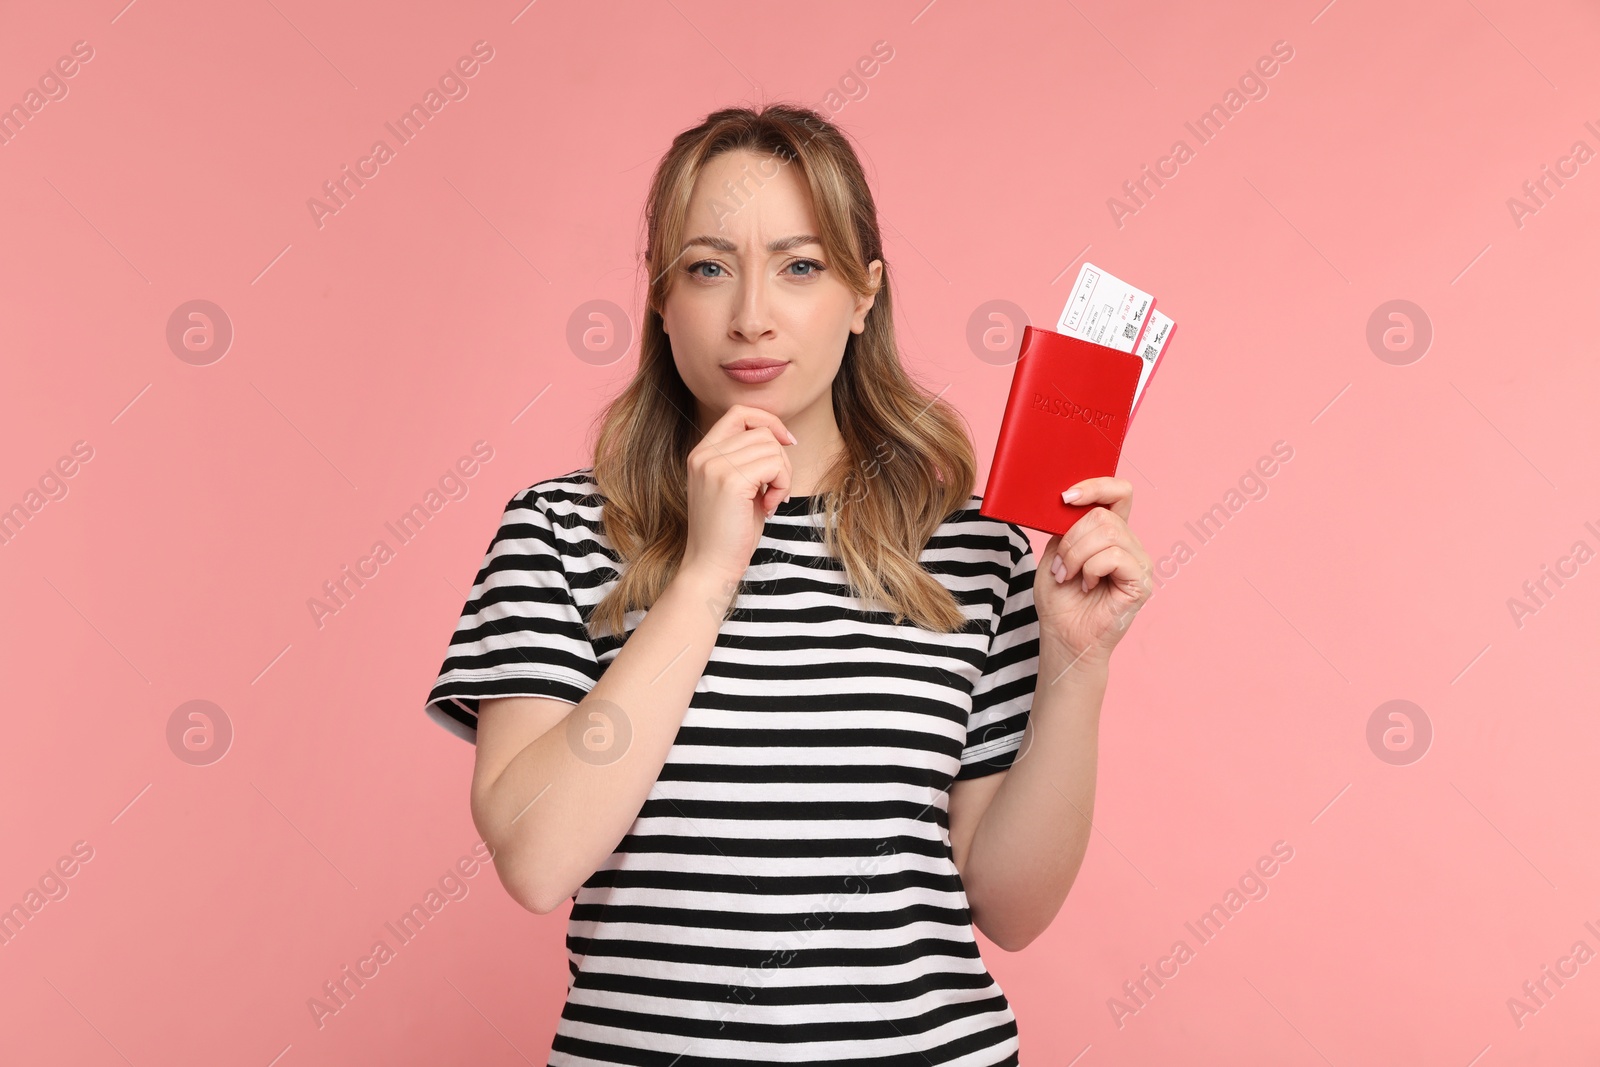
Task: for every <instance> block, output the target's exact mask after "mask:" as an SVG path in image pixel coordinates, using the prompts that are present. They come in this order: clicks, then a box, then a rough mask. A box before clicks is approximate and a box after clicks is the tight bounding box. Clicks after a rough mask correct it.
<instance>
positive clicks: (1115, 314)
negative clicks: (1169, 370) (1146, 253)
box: [1056, 263, 1155, 386]
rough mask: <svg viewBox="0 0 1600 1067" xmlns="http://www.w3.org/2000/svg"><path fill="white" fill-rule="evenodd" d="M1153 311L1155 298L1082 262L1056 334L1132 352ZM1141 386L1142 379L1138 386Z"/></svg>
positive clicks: (1146, 367) (1152, 363)
mask: <svg viewBox="0 0 1600 1067" xmlns="http://www.w3.org/2000/svg"><path fill="white" fill-rule="evenodd" d="M1154 310H1155V298H1154V297H1152V296H1151V295H1150V294H1149V293H1147V292H1144V291H1143V290H1142V289H1135V288H1134V287H1133V286H1131V285H1129V284H1128V283H1127V282H1125V281H1122V280H1121V279H1120V278H1114V277H1112V276H1111V275H1110V274H1107V273H1106V272H1105V271H1103V270H1101V269H1100V268H1099V267H1096V266H1095V265H1094V264H1092V263H1085V264H1084V265H1083V266H1082V267H1081V268H1080V269H1079V271H1078V280H1077V281H1076V282H1074V283H1073V286H1072V294H1071V295H1070V296H1069V297H1068V298H1067V306H1066V307H1065V308H1063V309H1062V311H1061V321H1060V322H1058V323H1057V324H1056V332H1057V333H1064V334H1070V335H1072V336H1075V337H1082V338H1083V339H1084V340H1086V341H1092V342H1094V343H1095V344H1097V345H1105V346H1107V347H1108V348H1115V349H1116V350H1118V351H1119V352H1132V351H1134V345H1135V343H1136V342H1137V341H1138V340H1139V334H1140V333H1141V332H1142V331H1143V330H1144V329H1145V323H1146V322H1147V320H1148V319H1149V317H1150V314H1151V313H1152V312H1153V311H1154ZM1151 366H1154V360H1153V359H1152V360H1151V361H1150V362H1149V363H1147V364H1146V365H1145V373H1146V374H1148V373H1149V369H1150V367H1151ZM1143 384H1144V379H1143V378H1141V379H1140V385H1141V386H1142V385H1143Z"/></svg>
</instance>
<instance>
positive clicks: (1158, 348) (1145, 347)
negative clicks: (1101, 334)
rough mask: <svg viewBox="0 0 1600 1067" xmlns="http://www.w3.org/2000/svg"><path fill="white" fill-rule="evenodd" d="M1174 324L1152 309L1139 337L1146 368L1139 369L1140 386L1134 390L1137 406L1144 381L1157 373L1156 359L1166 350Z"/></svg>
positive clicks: (1141, 355) (1140, 355)
mask: <svg viewBox="0 0 1600 1067" xmlns="http://www.w3.org/2000/svg"><path fill="white" fill-rule="evenodd" d="M1174 325H1175V324H1174V323H1173V321H1172V320H1171V319H1169V318H1167V317H1166V316H1165V315H1163V314H1161V312H1159V311H1156V310H1154V309H1152V310H1151V312H1150V321H1149V322H1148V323H1147V324H1146V325H1145V328H1144V333H1143V335H1142V336H1140V338H1139V358H1140V359H1142V360H1144V368H1143V369H1142V370H1140V371H1139V386H1138V388H1136V389H1135V390H1134V391H1133V403H1134V406H1135V407H1137V406H1138V404H1139V394H1140V393H1142V392H1144V383H1145V382H1147V381H1149V380H1150V375H1152V374H1154V373H1155V369H1156V361H1157V360H1159V359H1160V358H1161V353H1162V352H1164V351H1166V348H1167V338H1169V337H1171V336H1172V328H1173V326H1174Z"/></svg>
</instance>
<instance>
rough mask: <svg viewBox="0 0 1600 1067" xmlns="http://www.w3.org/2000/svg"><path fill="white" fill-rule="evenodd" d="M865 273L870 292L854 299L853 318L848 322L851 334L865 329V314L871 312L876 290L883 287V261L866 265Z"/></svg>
mask: <svg viewBox="0 0 1600 1067" xmlns="http://www.w3.org/2000/svg"><path fill="white" fill-rule="evenodd" d="M867 273H868V277H869V279H870V281H871V283H872V292H870V293H867V294H866V295H865V296H861V297H857V298H856V312H855V317H854V318H853V319H851V320H850V332H851V333H861V332H863V331H864V330H866V328H867V312H868V311H871V310H872V305H873V304H874V303H875V302H876V301H877V299H878V289H879V288H880V287H881V286H882V285H883V260H881V259H875V260H873V261H872V262H871V263H868V264H867Z"/></svg>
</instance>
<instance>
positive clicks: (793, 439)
mask: <svg viewBox="0 0 1600 1067" xmlns="http://www.w3.org/2000/svg"><path fill="white" fill-rule="evenodd" d="M789 443H790V444H791V445H797V444H799V443H800V438H798V437H796V436H795V435H794V434H793V433H790V434H789Z"/></svg>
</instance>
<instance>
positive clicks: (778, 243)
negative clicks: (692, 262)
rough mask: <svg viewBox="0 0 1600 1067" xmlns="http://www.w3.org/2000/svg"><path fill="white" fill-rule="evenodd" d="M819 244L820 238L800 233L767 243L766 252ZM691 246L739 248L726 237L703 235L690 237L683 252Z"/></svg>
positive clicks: (721, 249)
mask: <svg viewBox="0 0 1600 1067" xmlns="http://www.w3.org/2000/svg"><path fill="white" fill-rule="evenodd" d="M821 243H822V238H820V237H817V236H816V235H814V234H809V233H802V234H796V235H795V236H793V237H779V238H778V239H777V240H774V241H768V242H767V251H768V252H788V251H790V250H792V249H795V248H801V247H803V246H805V245H820V244H821ZM691 245H706V246H707V247H709V248H714V249H716V250H717V251H718V252H737V251H738V250H739V246H738V245H736V244H734V243H733V242H732V241H730V240H728V239H727V238H726V237H712V236H709V235H705V234H702V235H701V236H699V237H691V238H689V239H688V240H687V241H685V242H683V248H684V251H688V249H689V246H691Z"/></svg>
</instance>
